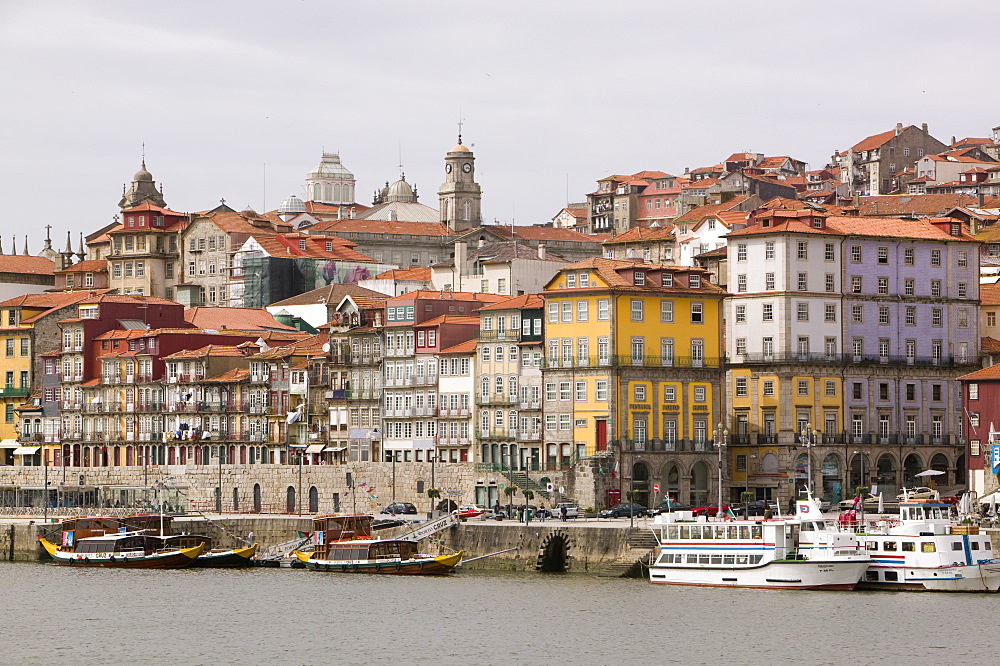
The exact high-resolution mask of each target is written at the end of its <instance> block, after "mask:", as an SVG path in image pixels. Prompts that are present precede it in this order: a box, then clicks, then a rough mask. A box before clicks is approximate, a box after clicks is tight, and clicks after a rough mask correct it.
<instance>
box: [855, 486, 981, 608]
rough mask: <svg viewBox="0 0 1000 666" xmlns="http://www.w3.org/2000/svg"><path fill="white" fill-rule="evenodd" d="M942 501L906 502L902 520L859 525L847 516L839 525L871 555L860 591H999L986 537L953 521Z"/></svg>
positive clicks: (902, 505)
mask: <svg viewBox="0 0 1000 666" xmlns="http://www.w3.org/2000/svg"><path fill="white" fill-rule="evenodd" d="M951 511H952V507H951V505H950V504H945V503H943V502H941V501H940V500H921V499H905V500H904V501H902V502H900V504H899V518H898V519H897V518H896V517H894V516H892V517H887V516H880V517H878V518H876V519H874V520H858V519H857V518H856V516H855V514H854V513H853V512H845V514H843V515H842V516H841V520H840V521H839V523H840V526H841V528H842V529H844V530H848V531H850V532H852V533H854V534H856V535H857V538H858V540H859V542H860V543H861V546H862V547H863V548H864V549H865V551H866V552H867V553H868V554H869V555H870V556H871V558H872V563H871V566H870V567H869V568H868V570H867V571H865V574H864V577H863V578H862V579H861V582H859V583H858V588H859V589H878V590H915V591H925V590H926V591H934V592H996V591H998V590H1000V560H997V559H994V558H993V546H992V544H991V542H990V537H989V535H988V534H985V533H983V534H980V531H979V526H978V525H972V524H962V523H959V522H957V521H955V520H954V519H952V517H951Z"/></svg>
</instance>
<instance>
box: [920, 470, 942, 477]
mask: <svg viewBox="0 0 1000 666" xmlns="http://www.w3.org/2000/svg"><path fill="white" fill-rule="evenodd" d="M942 474H944V472H942V471H941V470H939V469H925V470H924V471H922V472H920V473H919V474H917V476H941V475H942Z"/></svg>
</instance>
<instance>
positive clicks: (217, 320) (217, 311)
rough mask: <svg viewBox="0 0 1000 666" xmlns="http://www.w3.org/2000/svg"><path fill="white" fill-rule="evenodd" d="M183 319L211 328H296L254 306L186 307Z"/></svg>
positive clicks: (294, 329)
mask: <svg viewBox="0 0 1000 666" xmlns="http://www.w3.org/2000/svg"><path fill="white" fill-rule="evenodd" d="M168 302H169V301H168ZM184 320H185V321H187V322H189V323H191V324H194V325H195V326H197V327H198V328H207V329H213V330H222V329H233V330H238V331H257V330H277V331H283V332H284V331H296V330H297V329H296V328H295V327H294V326H287V325H285V324H282V323H279V322H278V321H277V320H276V319H275V318H274V316H273V315H272V314H271V313H270V312H268V311H267V310H258V309H256V308H210V307H195V308H188V309H187V310H185V311H184Z"/></svg>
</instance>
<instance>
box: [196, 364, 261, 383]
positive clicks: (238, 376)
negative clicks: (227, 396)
mask: <svg viewBox="0 0 1000 666" xmlns="http://www.w3.org/2000/svg"><path fill="white" fill-rule="evenodd" d="M249 376H250V371H249V370H247V369H246V368H233V369H232V370H230V371H229V372H224V373H222V374H221V375H218V376H216V377H209V378H208V379H205V380H202V381H206V382H218V383H227V384H228V383H234V382H235V383H238V382H242V381H244V380H246V378H247V377H249Z"/></svg>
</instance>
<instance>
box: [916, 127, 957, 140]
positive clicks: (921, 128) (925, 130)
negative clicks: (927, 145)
mask: <svg viewBox="0 0 1000 666" xmlns="http://www.w3.org/2000/svg"><path fill="white" fill-rule="evenodd" d="M920 131H921V132H923V133H924V134H927V123H920ZM952 143H955V142H954V141H952Z"/></svg>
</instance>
